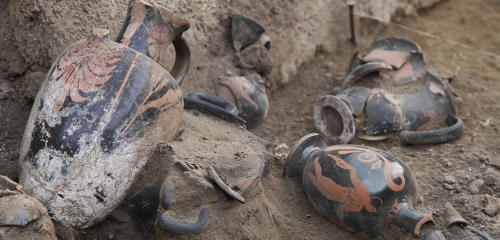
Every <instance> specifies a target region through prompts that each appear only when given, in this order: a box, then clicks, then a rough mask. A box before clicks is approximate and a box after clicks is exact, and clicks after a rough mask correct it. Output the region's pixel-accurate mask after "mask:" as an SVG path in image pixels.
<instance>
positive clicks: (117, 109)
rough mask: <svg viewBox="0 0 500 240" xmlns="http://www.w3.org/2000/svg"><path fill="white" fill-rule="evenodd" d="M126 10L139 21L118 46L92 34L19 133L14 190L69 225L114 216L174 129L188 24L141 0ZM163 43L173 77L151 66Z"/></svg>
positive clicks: (61, 67)
mask: <svg viewBox="0 0 500 240" xmlns="http://www.w3.org/2000/svg"><path fill="white" fill-rule="evenodd" d="M129 11H130V12H133V13H144V14H146V15H141V14H139V15H138V17H142V19H143V20H144V21H138V22H136V21H135V20H140V19H136V18H131V19H129V20H130V21H126V24H127V23H128V24H129V25H128V26H126V27H125V28H124V31H123V32H122V34H120V35H121V36H120V38H121V39H122V41H120V42H121V43H122V44H118V43H116V42H112V41H110V40H109V36H108V31H107V30H104V29H94V31H93V34H92V35H91V36H89V37H88V38H87V39H84V40H81V41H78V42H76V43H74V44H73V45H71V46H70V47H69V48H68V49H67V50H66V51H64V52H63V53H62V54H61V55H60V56H59V57H58V58H57V59H56V62H55V63H54V64H53V65H52V68H51V70H50V71H49V74H48V75H47V78H46V80H45V81H44V83H43V85H42V87H41V89H40V92H39V94H38V95H37V97H36V100H35V103H34V105H33V108H32V111H31V115H30V118H29V119H28V123H27V127H26V130H25V132H24V137H23V141H22V146H21V152H20V157H19V162H20V183H21V184H22V185H23V186H24V187H25V191H26V192H27V193H28V194H30V195H32V196H34V197H36V198H37V199H39V200H40V201H41V202H42V203H44V204H45V205H46V206H47V208H48V209H49V211H50V212H51V213H53V219H54V220H55V221H58V222H59V223H61V224H62V225H64V226H66V227H72V228H79V229H81V228H87V227H90V226H92V225H93V224H95V223H97V222H98V221H100V220H102V219H104V218H105V217H106V216H107V215H108V214H109V213H111V212H112V211H113V210H114V209H115V208H116V207H117V206H118V205H119V204H120V203H121V202H122V200H123V199H124V198H125V197H126V194H127V191H128V189H129V188H130V186H131V185H132V183H133V182H134V180H135V178H136V176H137V175H138V173H139V172H140V171H141V170H142V168H143V167H144V166H145V164H146V163H147V161H148V157H149V155H150V153H151V152H152V151H153V150H154V149H156V146H157V144H158V143H160V142H168V141H169V140H171V139H172V137H173V136H174V134H175V132H176V130H177V128H178V126H179V122H180V119H181V114H182V111H183V101H182V90H181V89H180V87H179V84H178V83H179V81H180V79H182V76H184V73H185V71H184V70H186V69H187V66H188V65H189V58H187V57H185V56H184V57H182V56H183V53H184V54H185V53H186V52H185V50H186V49H185V48H184V47H182V46H184V45H185V41H182V37H181V34H182V32H183V31H184V30H186V29H187V27H189V24H188V23H187V21H180V20H179V19H178V17H177V16H175V15H174V14H172V13H170V14H168V11H167V10H166V9H163V11H160V10H158V9H156V8H155V7H154V6H150V5H148V4H146V3H144V1H141V0H137V1H134V2H133V5H132V8H130V9H129ZM129 14H130V13H129ZM158 26H161V27H158ZM148 27H151V28H152V29H148V30H147V31H144V28H148ZM156 27H158V28H156ZM141 29H142V30H141ZM150 32H154V33H157V34H153V35H149V33H150ZM179 41H181V42H179ZM170 42H172V43H173V45H174V47H175V49H176V60H175V64H174V70H175V73H172V74H173V75H171V74H170V72H168V71H167V70H165V69H164V68H163V67H162V66H160V65H159V64H158V63H157V62H155V61H154V59H155V56H156V55H155V53H158V51H155V49H158V48H160V45H162V44H165V45H162V46H161V47H163V46H166V45H168V43H170ZM139 46H146V47H145V48H144V49H141V48H139ZM179 46H181V47H179ZM179 49H181V51H178V50H179ZM178 53H179V54H178ZM179 59H181V60H179ZM175 65H177V66H178V67H175ZM183 66H184V67H183ZM175 76H177V77H178V79H175V78H174V77H175Z"/></svg>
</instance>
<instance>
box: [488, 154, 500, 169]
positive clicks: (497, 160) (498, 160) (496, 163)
mask: <svg viewBox="0 0 500 240" xmlns="http://www.w3.org/2000/svg"><path fill="white" fill-rule="evenodd" d="M490 165H491V166H493V167H496V168H500V156H494V157H493V158H491V159H490Z"/></svg>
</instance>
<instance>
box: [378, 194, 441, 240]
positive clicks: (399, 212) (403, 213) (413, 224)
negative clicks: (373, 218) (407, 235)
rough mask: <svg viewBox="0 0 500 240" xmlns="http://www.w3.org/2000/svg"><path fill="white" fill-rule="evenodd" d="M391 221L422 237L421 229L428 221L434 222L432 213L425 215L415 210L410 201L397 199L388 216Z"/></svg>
mask: <svg viewBox="0 0 500 240" xmlns="http://www.w3.org/2000/svg"><path fill="white" fill-rule="evenodd" d="M387 220H388V222H389V223H394V224H396V225H399V226H400V227H402V228H405V229H406V230H408V231H410V232H412V233H413V234H414V235H415V236H417V237H420V229H421V228H422V225H424V223H426V222H432V216H431V215H424V214H421V213H419V212H417V211H415V210H413V209H412V208H411V207H410V206H409V205H408V203H406V202H398V201H396V202H395V203H394V204H393V206H392V209H391V211H390V213H389V214H388V216H387Z"/></svg>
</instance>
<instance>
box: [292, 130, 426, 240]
mask: <svg viewBox="0 0 500 240" xmlns="http://www.w3.org/2000/svg"><path fill="white" fill-rule="evenodd" d="M286 173H287V175H288V176H291V177H296V176H300V177H301V178H302V184H303V187H304V191H305V193H306V195H307V198H308V199H309V201H310V202H311V204H312V205H313V206H314V208H315V209H316V210H318V211H319V212H320V213H321V214H323V215H324V216H326V217H327V218H328V219H329V220H331V221H333V222H334V223H335V224H337V225H338V226H339V227H341V228H342V229H344V230H346V231H348V232H351V233H352V234H353V235H355V236H357V237H359V238H362V239H367V238H374V237H376V236H378V235H379V234H380V233H381V232H382V231H383V229H384V226H385V225H386V224H397V225H399V226H401V227H403V228H405V229H407V230H408V231H410V232H412V233H413V234H415V236H419V231H420V228H421V226H422V225H423V224H424V223H426V222H428V221H432V218H431V216H426V215H423V214H420V213H418V212H416V211H414V210H413V209H412V206H413V204H414V203H415V201H416V197H417V184H416V181H415V177H414V176H413V174H412V172H411V171H410V169H409V168H408V166H406V164H404V163H403V162H402V161H401V160H399V159H397V158H396V157H394V156H393V155H391V154H389V153H387V152H384V151H381V150H379V149H375V148H371V147H366V146H359V145H333V146H327V143H326V139H324V138H323V137H322V136H321V135H319V134H316V133H312V134H309V135H306V136H304V137H303V138H301V139H300V140H299V141H297V143H296V144H295V146H294V147H293V148H292V149H291V151H290V153H289V155H288V160H287V165H286Z"/></svg>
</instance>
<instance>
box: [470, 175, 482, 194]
mask: <svg viewBox="0 0 500 240" xmlns="http://www.w3.org/2000/svg"><path fill="white" fill-rule="evenodd" d="M483 185H484V180H483V179H480V178H479V179H476V180H473V181H471V182H470V183H469V186H468V187H467V190H469V192H470V193H478V192H479V191H481V188H482V187H483Z"/></svg>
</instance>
